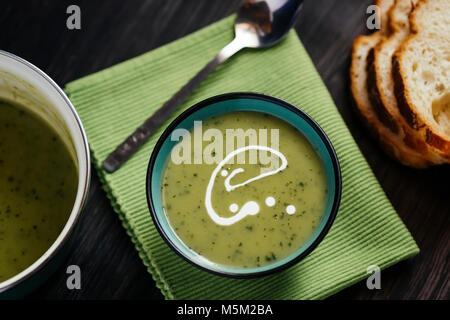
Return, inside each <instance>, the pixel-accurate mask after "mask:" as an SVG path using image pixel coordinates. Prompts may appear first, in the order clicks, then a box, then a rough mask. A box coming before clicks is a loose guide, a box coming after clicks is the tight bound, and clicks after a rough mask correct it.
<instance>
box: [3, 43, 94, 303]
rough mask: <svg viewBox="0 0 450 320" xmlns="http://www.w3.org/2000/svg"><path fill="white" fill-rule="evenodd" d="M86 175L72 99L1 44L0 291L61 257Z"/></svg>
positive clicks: (27, 284)
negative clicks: (3, 49)
mask: <svg viewBox="0 0 450 320" xmlns="http://www.w3.org/2000/svg"><path fill="white" fill-rule="evenodd" d="M89 180H90V161H89V149H88V143H87V139H86V135H85V132H84V129H83V126H82V124H81V121H80V119H79V117H78V115H77V113H76V112H75V109H74V107H73V106H72V104H71V103H70V101H69V99H68V98H67V97H66V95H65V94H64V92H63V91H62V90H61V89H60V88H59V87H58V86H57V85H56V84H55V82H53V81H52V80H51V79H50V78H49V77H48V76H47V75H46V74H45V73H44V72H42V71H41V70H39V69H38V68H37V67H35V66H33V65H32V64H30V63H29V62H27V61H25V60H23V59H21V58H19V57H17V56H15V55H13V54H10V53H8V52H4V51H0V298H15V297H20V296H23V295H24V294H26V293H28V292H29V291H31V290H32V289H34V288H35V287H37V286H38V285H40V284H41V283H42V282H43V281H44V280H45V279H46V278H47V277H49V276H50V274H51V272H52V271H54V270H55V269H56V267H57V266H58V264H59V263H60V262H61V261H62V260H63V258H64V256H65V254H66V253H67V250H68V247H69V244H70V243H71V241H70V240H71V239H72V235H73V231H74V229H75V227H76V225H77V222H78V221H79V218H80V214H81V211H82V208H83V205H84V203H85V201H86V197H87V191H88V185H89Z"/></svg>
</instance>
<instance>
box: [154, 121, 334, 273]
mask: <svg viewBox="0 0 450 320" xmlns="http://www.w3.org/2000/svg"><path fill="white" fill-rule="evenodd" d="M202 125H203V130H204V131H206V130H208V129H211V128H215V129H218V130H220V131H221V132H223V133H225V132H226V130H227V129H228V130H229V129H239V128H240V129H243V130H244V131H246V130H247V129H256V130H258V129H266V130H267V129H268V130H270V129H278V130H279V139H278V140H279V141H278V148H277V150H274V149H273V148H270V141H268V139H266V141H259V142H258V145H257V146H254V145H252V144H250V143H249V139H247V140H246V142H245V146H244V147H242V146H241V147H240V148H235V151H232V152H228V153H227V154H226V155H225V156H224V157H223V159H220V160H221V161H218V163H212V164H208V163H202V164H183V163H182V164H175V163H173V162H172V161H171V160H170V159H169V161H168V163H167V165H166V169H165V172H164V175H163V181H162V191H161V192H162V198H163V204H164V210H165V212H166V215H167V217H168V220H169V223H170V225H171V226H172V228H173V229H174V231H175V232H176V234H177V235H178V236H179V238H180V239H181V240H182V241H183V242H184V243H185V244H186V245H187V246H189V247H190V248H191V249H192V250H194V251H195V252H197V253H198V254H200V255H202V256H203V257H205V258H207V259H209V260H210V261H212V262H215V263H219V264H222V265H228V266H235V267H245V268H250V267H256V266H263V265H267V264H272V263H274V262H276V261H278V260H280V259H283V258H286V257H287V256H289V255H290V254H292V253H294V252H295V251H296V250H298V249H299V248H300V247H301V246H302V245H304V244H305V243H306V241H307V240H308V239H309V238H310V237H311V235H312V234H313V232H314V231H315V230H316V228H317V226H318V224H319V222H320V220H321V218H322V216H323V212H324V210H325V204H326V197H327V184H326V177H325V171H324V170H325V169H324V167H323V164H322V162H321V160H320V158H319V157H318V155H317V154H316V152H315V150H314V149H313V147H312V146H311V144H310V143H309V142H308V141H307V140H306V138H305V137H304V136H303V135H302V134H301V133H300V132H299V131H298V130H297V129H296V128H294V127H293V126H291V125H290V124H288V123H286V122H284V121H282V120H280V119H278V118H276V117H273V116H269V115H266V114H262V113H257V112H233V113H226V114H223V115H219V116H216V117H213V118H211V119H208V120H206V121H204V122H203V124H202ZM187 138H190V139H191V140H193V139H194V134H191V135H190V136H188V137H187ZM209 143H211V142H208V141H203V147H204V148H205V147H207V146H208V144H209ZM227 143H229V141H228V142H227ZM192 144H194V142H193V141H192ZM252 150H253V151H256V153H257V156H258V157H257V158H258V159H260V158H262V157H263V156H264V157H267V154H268V153H269V154H272V155H271V156H272V157H275V158H278V160H279V161H277V163H278V165H277V166H276V167H275V168H273V167H270V166H272V165H273V161H271V162H270V164H263V163H261V162H260V161H258V162H257V163H256V164H255V163H251V161H249V159H250V151H252ZM277 151H278V153H277ZM214 152H215V151H214ZM240 153H245V158H246V161H245V163H241V162H239V161H237V157H238V154H240ZM283 158H284V159H283ZM233 160H234V161H233Z"/></svg>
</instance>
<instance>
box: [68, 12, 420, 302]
mask: <svg viewBox="0 0 450 320" xmlns="http://www.w3.org/2000/svg"><path fill="white" fill-rule="evenodd" d="M233 22H234V17H228V18H226V19H224V20H221V21H219V22H217V23H215V24H213V25H211V26H208V27H206V28H204V29H202V30H200V31H197V32H195V33H193V34H191V35H189V36H187V37H185V38H183V39H180V40H177V41H175V42H173V43H170V44H168V45H165V46H163V47H161V48H158V49H156V50H153V51H151V52H149V53H146V54H143V55H141V56H139V57H136V58H134V59H131V60H129V61H126V62H123V63H120V64H118V65H116V66H113V67H111V68H108V69H106V70H103V71H100V72H98V73H95V74H93V75H89V76H87V77H84V78H82V79H79V80H76V81H73V82H71V83H69V84H68V85H67V87H66V92H67V93H68V95H69V97H70V99H71V100H72V102H73V104H74V105H75V107H76V108H77V110H78V112H79V115H80V117H81V119H82V121H83V124H84V127H85V129H86V132H87V136H88V139H89V142H90V147H91V152H92V158H93V163H94V166H95V167H96V169H97V173H98V174H99V176H100V178H101V181H102V183H103V186H104V188H105V190H106V192H107V195H108V197H109V199H110V200H111V203H112V205H113V207H114V210H115V211H116V212H117V214H118V215H119V217H120V219H121V220H122V222H123V225H124V227H125V229H126V231H127V232H128V234H129V235H130V237H131V240H132V241H133V242H134V243H135V245H136V249H137V250H138V251H139V255H140V257H141V258H142V261H143V262H144V264H145V265H146V266H147V268H148V271H149V272H150V273H151V275H152V276H153V278H154V280H155V281H156V284H157V286H158V287H159V288H160V289H161V291H162V293H163V294H164V296H165V297H166V298H168V299H321V298H325V297H327V296H329V295H331V294H333V293H335V292H337V291H339V290H341V289H343V288H345V287H348V286H350V285H352V284H353V283H356V282H358V281H360V280H362V279H365V278H367V277H368V274H367V271H366V270H367V267H369V266H371V265H377V266H379V267H380V268H381V269H383V268H386V267H388V266H390V265H393V264H395V263H397V262H399V261H400V260H403V259H406V258H408V257H411V256H413V255H415V254H417V253H418V252H419V249H418V247H417V245H416V243H415V242H414V240H413V238H412V237H411V235H410V233H409V231H408V230H407V229H406V227H405V225H404V224H403V223H402V221H401V220H400V218H399V217H398V215H397V214H396V212H395V211H394V209H393V208H392V205H391V204H390V202H389V201H388V199H387V198H386V196H385V194H384V192H383V190H382V189H381V187H380V185H379V184H378V182H377V180H376V179H375V177H374V175H373V173H372V171H371V170H370V168H369V166H368V164H367V162H366V161H365V159H364V157H363V155H362V154H361V152H360V150H359V149H358V146H357V145H356V143H355V141H354V140H353V138H352V135H351V134H350V132H349V130H348V129H347V127H346V126H345V124H344V121H343V120H342V118H341V116H340V114H339V113H338V111H337V109H336V107H335V105H334V103H333V101H332V99H331V97H330V95H329V93H328V91H327V89H326V87H325V86H324V84H323V83H322V81H321V79H320V76H319V75H318V73H317V71H316V70H315V68H314V65H313V64H312V62H311V60H310V58H309V56H308V54H307V53H306V51H305V49H304V48H303V46H302V44H301V42H300V41H299V39H298V37H297V35H296V33H295V32H294V31H291V32H290V33H289V35H288V37H287V38H286V39H285V40H284V41H283V42H281V43H280V44H278V45H277V46H275V47H273V48H270V49H265V50H250V49H248V50H244V51H243V52H240V53H239V54H237V55H236V56H235V57H233V58H231V59H230V60H229V61H227V62H226V63H225V64H224V65H221V66H219V68H218V69H217V70H216V71H215V72H213V74H211V75H210V76H209V77H208V78H207V79H206V81H204V82H203V83H202V85H201V86H200V87H199V88H197V90H195V92H194V93H193V94H192V95H191V96H190V97H189V98H188V100H187V101H185V103H183V105H182V106H181V108H179V110H178V112H176V113H174V114H173V116H172V117H171V118H170V119H169V120H167V121H166V122H165V124H164V125H163V126H162V127H161V128H160V129H159V130H158V131H157V132H155V133H154V134H153V136H152V137H151V138H150V140H149V141H148V142H147V143H146V144H145V145H144V146H143V147H142V148H141V149H140V150H139V151H138V152H137V153H136V154H135V155H134V156H133V157H132V158H131V159H130V160H129V161H128V162H127V163H126V164H125V165H124V166H123V167H122V168H121V169H120V170H118V171H117V172H115V173H114V174H108V173H106V172H105V171H104V170H103V169H102V168H101V162H102V160H104V159H105V158H106V156H107V155H108V154H109V153H110V152H111V151H112V150H113V149H114V148H115V147H116V146H117V145H118V144H119V143H120V142H122V140H123V139H124V138H126V137H127V136H128V135H129V134H130V133H131V132H132V131H133V130H134V129H135V128H136V127H138V126H139V125H140V124H141V123H142V121H143V120H144V119H146V118H147V117H148V116H150V115H151V114H152V113H153V112H154V111H155V110H156V109H157V108H159V107H160V106H161V105H162V104H163V103H164V102H165V101H166V100H167V99H168V98H170V97H171V96H172V94H174V93H175V92H176V91H177V90H178V89H179V88H180V87H181V86H183V85H184V84H185V83H186V81H188V80H189V79H190V77H192V76H193V75H194V74H195V73H196V72H197V71H198V70H200V69H201V68H202V67H203V66H204V65H205V64H206V63H207V62H208V61H209V60H210V59H212V58H213V57H214V55H215V54H217V53H218V52H219V50H220V49H221V48H222V47H224V46H225V45H226V44H227V43H228V42H229V41H231V40H232V38H233ZM236 91H253V92H259V93H264V94H268V95H272V96H275V97H278V98H281V99H283V100H286V101H288V102H290V103H292V104H293V105H296V106H298V107H300V108H302V109H303V110H304V111H305V112H307V113H308V114H309V115H311V116H312V117H313V118H314V119H315V120H316V121H317V122H318V123H319V124H320V126H321V127H322V128H323V129H324V130H325V132H326V133H327V134H328V136H329V137H330V139H331V141H332V143H333V145H334V147H335V149H336V152H337V154H338V157H339V160H340V164H341V169H342V178H343V194H342V202H341V207H340V210H339V213H338V215H337V218H336V220H335V223H334V225H333V227H332V228H331V230H330V232H329V233H328V235H327V236H326V237H325V239H324V240H323V242H322V243H321V244H320V245H319V247H317V249H316V250H315V251H314V252H313V253H311V254H310V255H309V256H308V257H307V258H306V259H304V260H303V261H302V262H300V263H298V264H297V265H295V266H294V267H291V268H289V269H288V270H285V271H283V272H280V273H276V274H273V275H270V276H266V277H263V278H256V279H230V278H224V277H220V276H216V275H212V274H210V273H207V272H205V271H201V270H199V269H197V268H196V267H194V266H192V265H190V264H189V263H187V262H185V261H184V260H183V259H182V258H180V257H179V256H178V255H177V254H175V253H174V252H172V251H171V249H170V248H169V247H168V246H167V245H166V243H165V242H164V241H163V239H162V238H161V237H160V235H159V233H158V232H157V230H156V229H155V226H154V225H153V222H152V219H151V217H150V213H149V210H148V208H147V202H146V194H145V178H146V170H147V165H148V161H149V158H150V154H151V152H152V149H153V147H154V145H155V143H156V141H157V139H158V137H159V136H160V134H161V133H162V131H163V129H164V127H166V126H167V125H168V124H169V122H170V121H171V120H173V119H174V118H175V117H176V116H177V115H178V114H179V113H180V112H181V111H183V110H185V109H186V108H188V107H189V106H191V105H193V104H195V103H196V102H198V101H201V100H203V99H205V98H208V97H211V96H214V95H217V94H221V93H227V92H236Z"/></svg>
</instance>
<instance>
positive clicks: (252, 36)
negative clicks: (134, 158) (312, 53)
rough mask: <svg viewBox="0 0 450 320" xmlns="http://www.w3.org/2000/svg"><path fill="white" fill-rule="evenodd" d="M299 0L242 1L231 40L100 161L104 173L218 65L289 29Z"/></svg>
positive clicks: (267, 43) (280, 36) (113, 168)
mask: <svg viewBox="0 0 450 320" xmlns="http://www.w3.org/2000/svg"><path fill="white" fill-rule="evenodd" d="M302 4H303V0H244V1H242V3H241V5H240V7H239V9H238V12H237V17H236V22H235V25H234V30H235V38H234V40H233V41H231V42H230V43H229V44H228V45H227V46H226V47H225V48H223V49H222V50H221V51H220V52H219V54H218V55H217V56H216V57H215V58H214V59H213V60H211V61H210V62H209V63H208V64H207V65H206V66H205V67H204V68H203V69H202V70H200V71H199V72H198V73H197V74H196V75H195V76H194V77H193V78H192V79H191V80H189V82H188V83H186V84H185V85H184V87H182V88H181V89H180V90H179V91H178V92H177V93H175V94H174V95H173V96H172V98H170V99H169V100H168V101H167V102H166V103H164V105H163V106H162V107H161V108H159V109H158V110H157V111H156V112H155V113H154V114H153V115H152V116H151V117H150V118H148V119H147V120H146V121H145V122H144V123H143V124H142V125H141V126H140V127H139V128H137V129H136V130H135V131H134V132H133V133H132V134H131V135H130V136H129V137H128V138H127V139H126V140H125V141H124V142H122V143H121V144H120V145H119V146H117V148H116V149H115V150H114V151H113V152H112V153H111V154H110V155H109V156H108V157H107V158H106V159H105V161H103V167H104V168H105V169H106V171H108V172H114V171H116V170H117V169H118V168H119V167H120V166H121V165H122V164H123V163H124V162H125V161H127V159H128V158H129V157H130V156H131V155H132V154H133V153H134V152H135V151H136V150H137V149H138V148H139V147H140V146H141V145H142V144H143V143H144V142H145V141H146V140H147V138H148V137H149V136H150V135H151V134H152V133H153V132H154V131H155V130H156V129H157V128H158V127H159V126H160V125H161V124H162V123H163V122H164V121H165V120H166V119H167V118H168V117H169V115H170V114H171V113H172V112H173V111H174V110H175V109H176V108H177V107H178V106H179V105H180V104H181V103H182V102H183V101H184V100H185V99H186V98H187V97H188V96H189V94H191V93H192V91H194V89H195V88H196V87H197V86H198V85H199V84H200V83H201V82H202V81H203V80H204V79H205V78H206V77H207V76H208V75H209V74H210V73H211V72H212V71H213V70H214V69H215V68H216V67H217V66H218V65H219V64H221V63H222V62H224V61H225V60H227V59H228V58H230V57H231V56H232V55H233V54H235V53H236V52H238V51H239V50H241V49H243V48H264V47H270V46H272V45H274V44H276V43H277V42H279V41H281V40H282V39H283V38H284V37H285V36H286V34H287V33H288V31H289V30H290V29H291V28H292V26H293V24H294V22H295V19H296V17H297V15H298V13H299V12H300V9H301V7H302Z"/></svg>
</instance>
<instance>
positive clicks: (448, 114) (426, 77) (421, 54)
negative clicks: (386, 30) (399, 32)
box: [392, 0, 450, 158]
mask: <svg viewBox="0 0 450 320" xmlns="http://www.w3.org/2000/svg"><path fill="white" fill-rule="evenodd" d="M449 13H450V1H449V0H422V1H420V2H419V4H418V6H417V8H416V9H415V10H414V11H413V13H412V14H411V16H410V20H409V21H410V28H411V34H410V36H409V37H408V38H407V39H406V40H405V42H404V43H403V44H402V45H401V47H400V49H399V50H398V51H397V53H396V54H395V55H394V57H393V61H392V70H393V77H394V92H395V96H396V98H397V103H398V108H399V111H400V113H401V114H402V116H403V117H404V119H405V120H406V122H407V123H408V125H409V126H410V127H411V128H412V129H414V130H415V131H416V132H417V133H418V134H419V135H420V136H421V139H423V140H424V141H426V142H427V143H428V144H429V145H431V146H433V147H434V148H436V149H437V150H439V151H440V152H442V153H443V154H444V155H445V156H447V157H449V158H450V16H449Z"/></svg>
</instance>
